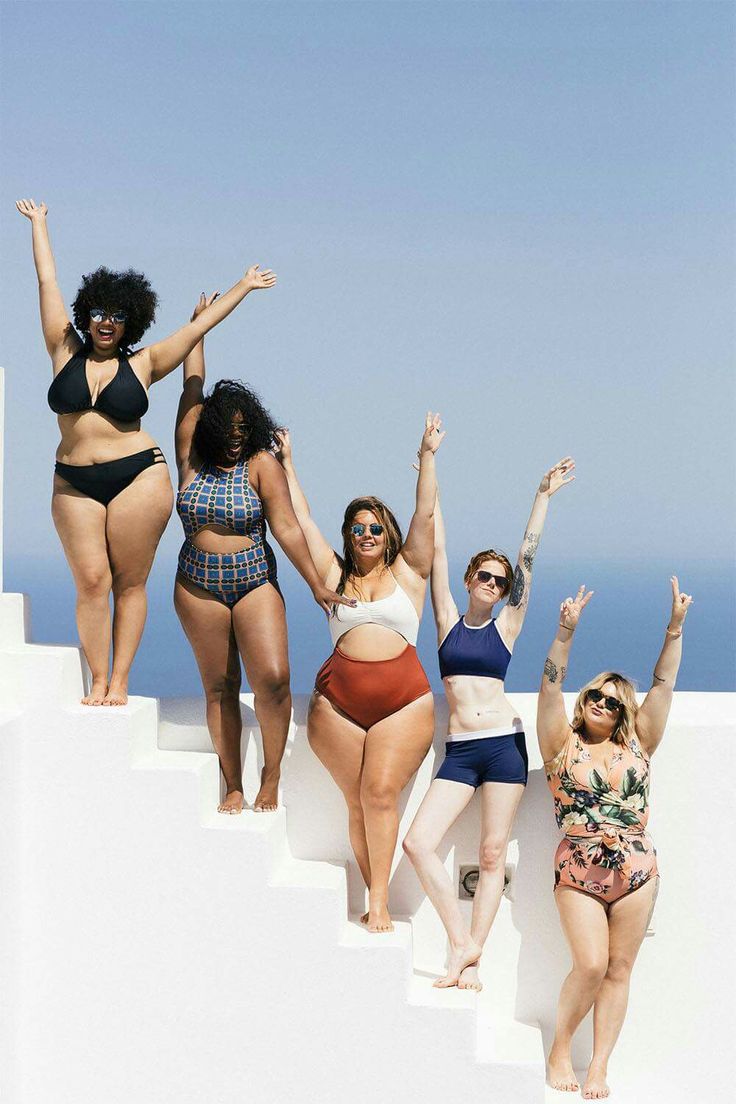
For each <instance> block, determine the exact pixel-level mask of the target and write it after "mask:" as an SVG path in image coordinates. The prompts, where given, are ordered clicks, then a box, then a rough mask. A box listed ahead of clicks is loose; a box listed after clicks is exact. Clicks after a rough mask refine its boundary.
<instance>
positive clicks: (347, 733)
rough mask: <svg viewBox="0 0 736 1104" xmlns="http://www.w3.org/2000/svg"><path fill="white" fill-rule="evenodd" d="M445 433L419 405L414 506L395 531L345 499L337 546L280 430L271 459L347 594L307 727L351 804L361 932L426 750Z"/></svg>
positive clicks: (380, 928) (381, 510)
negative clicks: (361, 885) (425, 635)
mask: <svg viewBox="0 0 736 1104" xmlns="http://www.w3.org/2000/svg"><path fill="white" fill-rule="evenodd" d="M443 437H444V433H443V432H441V430H440V418H439V415H432V414H428V415H427V418H426V421H425V427H424V433H423V435H422V441H421V444H420V447H419V477H418V479H417V494H416V507H415V510H414V516H413V517H412V520H411V524H410V526H409V531H408V533H407V536H406V540H405V541H404V540H403V539H402V536H401V530H400V529H399V526H398V524H397V522H396V519H395V517H394V515H393V514H392V513H391V511H390V510H389V508H388V507H387V506H386V505H385V504H384V503H383V502H381V500H380V499H378V498H374V497H372V496H367V497H364V498H356V499H354V500H353V501H352V502H351V503H350V504H349V506H348V507H347V510H346V511H345V517H344V520H343V524H342V538H343V554H342V556H340V555H339V554H338V553H337V552H335V551H334V550H333V549H332V548H331V547H330V545H329V544H328V543H327V541H326V540H325V538H324V537H323V536H322V534H321V533H320V531H319V529H318V528H317V526H316V524H315V522H314V520H313V519H312V516H311V514H310V511H309V504H308V502H307V500H306V498H305V496H304V492H303V491H302V489H301V487H300V485H299V481H298V479H297V475H296V472H295V470H294V465H293V462H292V455H291V443H290V440H289V434H288V431H284V432H283V433H282V435H281V438H280V443H281V451H280V453H279V459H280V460H281V463H282V465H283V468H284V471H285V473H286V478H287V480H288V483H289V490H290V491H291V498H292V502H293V504H294V510H295V512H296V516H297V518H298V519H299V523H300V524H301V526H302V529H303V530H304V535H305V537H306V538H307V544H308V546H309V551H310V553H311V555H312V559H313V560H314V562H315V564H316V566H317V570H318V571H319V573H320V575H321V577H322V580H323V581H324V584H325V586H327V587H330V588H331V589H333V590H336V591H337V592H338V594H344V596H345V597H346V598H354V599H355V606H354V607H352V608H351V607H348V606H338V607H335V608H334V609H333V612H332V613H331V614H330V618H329V627H330V635H331V636H332V641H333V644H334V651H333V653H332V655H331V656H330V657H329V659H328V660H327V661H326V663H324V664H323V665H322V667H321V668H320V671H319V673H318V675H317V679H316V683H315V690H314V693H313V695H312V700H311V702H310V707H309V720H308V723H307V734H308V737H309V743H310V746H311V747H312V750H313V751H314V753H315V754H316V755H317V757H318V758H319V760H320V761H321V762H322V763H323V764H324V766H325V767H326V768H327V770H328V771H329V772H330V774H331V775H332V777H333V778H334V779H335V782H336V783H337V785H338V786H339V787H340V789H341V790H342V792H343V795H344V797H345V801H346V802H347V806H348V814H349V826H350V842H351V844H352V848H353V851H354V853H355V858H356V860H357V863H358V866H359V867H360V872H361V874H362V875H363V880H364V881H365V884H366V886H367V887H368V912H367V913H366V914H365V916H364V917H363V921H364V922H365V923H366V924H367V926H368V930H369V931H372V932H385V931H391V930H392V927H393V925H392V923H391V916H390V914H389V910H388V882H389V876H390V873H391V863H392V860H393V857H394V852H395V850H396V839H397V835H398V829H399V814H398V801H399V796H400V794H401V791H402V790H403V789H404V787H405V786H406V784H407V782H408V781H409V779H410V778H411V777H412V775H413V774H414V773H415V771H416V770H417V768H418V767H419V764H420V763H421V761H422V759H423V758H424V756H425V755H426V754H427V752H428V751H429V748H430V746H431V744H432V737H433V734H434V703H433V699H432V693H431V691H430V688H429V682H428V681H427V676H426V675H425V673H424V671H423V669H422V666H421V664H420V662H419V660H418V658H417V654H416V650H415V645H416V641H417V632H418V630H419V618H420V616H421V611H422V607H423V605H424V595H425V591H426V588H427V579H428V577H429V573H430V570H431V567H432V552H433V547H434V519H433V513H434V502H435V495H436V491H437V482H436V479H435V468H434V454H435V452H436V451H437V449H438V448H439V446H440V443H441V441H442V438H443Z"/></svg>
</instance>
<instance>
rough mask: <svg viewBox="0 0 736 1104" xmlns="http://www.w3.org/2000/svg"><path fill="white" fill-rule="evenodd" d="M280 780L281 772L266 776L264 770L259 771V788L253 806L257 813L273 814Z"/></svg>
mask: <svg viewBox="0 0 736 1104" xmlns="http://www.w3.org/2000/svg"><path fill="white" fill-rule="evenodd" d="M280 779H281V771H275V772H272V773H271V774H266V768H265V767H264V768H263V770H262V771H261V788H260V790H259V791H258V794H257V796H256V801H255V805H254V806H253V808H254V809H255V811H256V812H257V813H273V812H275V810H276V809H278V807H279V781H280Z"/></svg>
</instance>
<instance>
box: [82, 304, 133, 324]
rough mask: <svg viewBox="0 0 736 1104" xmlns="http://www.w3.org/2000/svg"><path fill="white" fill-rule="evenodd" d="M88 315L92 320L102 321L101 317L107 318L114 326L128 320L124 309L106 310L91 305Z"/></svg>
mask: <svg viewBox="0 0 736 1104" xmlns="http://www.w3.org/2000/svg"><path fill="white" fill-rule="evenodd" d="M89 316H90V318H91V319H92V321H93V322H102V321H103V319H105V318H109V319H110V321H111V322H114V323H115V325H116V326H122V324H123V322H127V321H128V312H127V311H124V310H118V311H108V310H104V309H103V308H102V307H92V308H91V310H90V312H89Z"/></svg>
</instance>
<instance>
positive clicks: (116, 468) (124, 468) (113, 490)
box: [54, 448, 166, 506]
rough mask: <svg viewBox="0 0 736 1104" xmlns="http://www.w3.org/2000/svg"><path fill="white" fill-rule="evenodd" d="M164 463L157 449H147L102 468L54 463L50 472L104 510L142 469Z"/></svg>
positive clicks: (92, 465) (96, 465)
mask: <svg viewBox="0 0 736 1104" xmlns="http://www.w3.org/2000/svg"><path fill="white" fill-rule="evenodd" d="M165 463H166V460H165V459H164V454H163V453H162V452H161V449H160V448H149V449H144V450H143V452H134V453H133V455H132V456H121V458H120V459H119V460H107V461H106V462H105V463H104V464H84V465H79V464H62V463H60V462H59V461H58V460H57V461H56V466H55V468H54V471H55V472H56V474H57V475H60V476H61V478H62V479H66V481H67V483H71V485H72V487H74V489H75V490H77V491H81V492H82V494H85V495H88V496H89V497H90V498H94V500H95V502H100V503H102V505H103V506H107V505H109V503H110V502H112V500H113V499H114V498H115V496H116V495H119V494H120V492H121V491H124V490H125V488H126V487H129V486H130V484H131V483H132V482H133V480H134V479H135V477H136V476H137V475H140V474H141V472H142V471H145V470H146V468H150V467H151V465H152V464H165Z"/></svg>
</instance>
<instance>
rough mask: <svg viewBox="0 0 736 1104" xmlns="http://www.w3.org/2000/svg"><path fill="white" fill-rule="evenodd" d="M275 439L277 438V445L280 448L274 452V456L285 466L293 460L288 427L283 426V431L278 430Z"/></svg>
mask: <svg viewBox="0 0 736 1104" xmlns="http://www.w3.org/2000/svg"><path fill="white" fill-rule="evenodd" d="M274 437H275V438H276V444H277V445H278V448H277V449H276V451H275V452H274V456H275V457H276V459H277V460H278V462H279V463H280V464H281V465H282V466H283V465H284V464H285V463H287V462H288V461H289V460H291V435H290V433H289V430H288V429H287V428H286V426H282V427H281V429H278V430H276V433H275V434H274Z"/></svg>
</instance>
